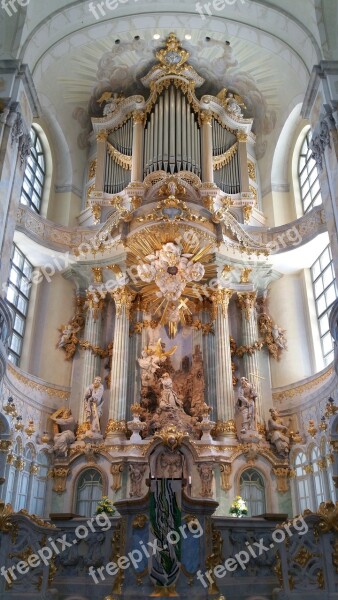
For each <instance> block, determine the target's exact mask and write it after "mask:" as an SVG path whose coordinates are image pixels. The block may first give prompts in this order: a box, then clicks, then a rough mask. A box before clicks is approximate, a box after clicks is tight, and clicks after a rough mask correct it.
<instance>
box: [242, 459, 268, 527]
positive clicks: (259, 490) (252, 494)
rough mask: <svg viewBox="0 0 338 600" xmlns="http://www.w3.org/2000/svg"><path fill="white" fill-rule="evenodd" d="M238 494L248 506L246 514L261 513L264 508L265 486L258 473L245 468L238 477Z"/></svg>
mask: <svg viewBox="0 0 338 600" xmlns="http://www.w3.org/2000/svg"><path fill="white" fill-rule="evenodd" d="M240 494H241V496H242V498H243V500H245V502H246V504H247V507H248V516H249V517H254V516H255V515H262V514H263V513H265V512H266V509H265V486H264V481H263V478H262V476H261V475H260V473H258V471H255V470H254V469H246V470H245V471H244V472H243V473H242V475H241V479H240Z"/></svg>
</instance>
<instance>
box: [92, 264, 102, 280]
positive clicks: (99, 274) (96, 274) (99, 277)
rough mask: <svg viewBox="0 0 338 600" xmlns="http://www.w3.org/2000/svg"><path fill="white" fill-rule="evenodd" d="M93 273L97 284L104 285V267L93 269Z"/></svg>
mask: <svg viewBox="0 0 338 600" xmlns="http://www.w3.org/2000/svg"><path fill="white" fill-rule="evenodd" d="M92 273H93V275H94V281H95V283H102V281H103V278H102V277H103V275H102V267H92Z"/></svg>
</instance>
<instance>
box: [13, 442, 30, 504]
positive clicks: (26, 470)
mask: <svg viewBox="0 0 338 600" xmlns="http://www.w3.org/2000/svg"><path fill="white" fill-rule="evenodd" d="M31 464H32V452H31V450H30V448H28V447H26V449H25V453H24V467H23V469H22V471H20V472H19V477H18V487H17V495H16V499H15V510H17V511H19V510H21V509H22V508H26V509H27V508H28V503H29V497H28V493H29V481H30V477H31V474H30V470H31Z"/></svg>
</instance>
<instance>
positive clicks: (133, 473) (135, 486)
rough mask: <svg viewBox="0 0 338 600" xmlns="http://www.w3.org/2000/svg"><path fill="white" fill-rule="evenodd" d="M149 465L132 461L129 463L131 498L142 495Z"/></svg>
mask: <svg viewBox="0 0 338 600" xmlns="http://www.w3.org/2000/svg"><path fill="white" fill-rule="evenodd" d="M146 468H147V465H144V464H140V463H132V464H130V465H129V473H130V492H129V496H130V497H131V498H134V497H136V498H140V497H141V496H142V489H141V488H142V481H143V476H144V473H145V470H146Z"/></svg>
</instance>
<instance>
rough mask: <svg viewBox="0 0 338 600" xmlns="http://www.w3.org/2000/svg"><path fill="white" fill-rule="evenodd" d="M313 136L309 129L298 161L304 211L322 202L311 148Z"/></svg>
mask: <svg viewBox="0 0 338 600" xmlns="http://www.w3.org/2000/svg"><path fill="white" fill-rule="evenodd" d="M311 138H312V134H311V131H310V130H309V131H308V133H307V134H306V136H305V140H304V142H303V145H302V148H301V151H300V155H299V163H298V177H299V186H300V195H301V199H302V204H303V211H304V213H307V212H308V211H309V210H311V209H312V208H313V207H314V206H318V205H319V204H321V203H322V197H321V194H320V186H319V177H318V170H317V166H316V162H315V161H314V159H313V158H312V150H311V149H310V143H311Z"/></svg>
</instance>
